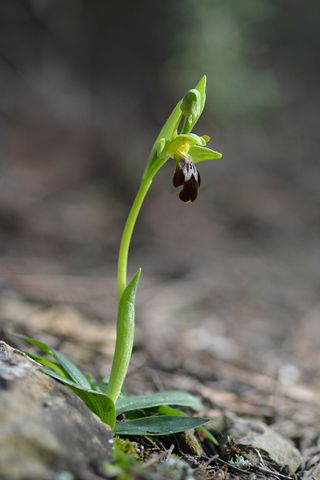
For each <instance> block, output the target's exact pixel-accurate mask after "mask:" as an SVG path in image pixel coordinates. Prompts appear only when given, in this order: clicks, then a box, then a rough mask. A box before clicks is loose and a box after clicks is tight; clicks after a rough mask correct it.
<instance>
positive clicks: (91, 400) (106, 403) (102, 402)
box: [70, 385, 116, 430]
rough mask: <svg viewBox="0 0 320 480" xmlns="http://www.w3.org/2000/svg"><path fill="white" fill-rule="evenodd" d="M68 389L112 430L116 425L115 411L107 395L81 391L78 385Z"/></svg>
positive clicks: (93, 391) (92, 391)
mask: <svg viewBox="0 0 320 480" xmlns="http://www.w3.org/2000/svg"><path fill="white" fill-rule="evenodd" d="M70 388H71V390H73V391H74V392H75V393H76V394H77V395H78V397H80V398H81V400H83V401H84V403H86V404H87V406H88V407H89V408H90V410H91V411H92V412H94V413H95V414H96V415H98V417H100V418H101V420H102V421H103V422H104V423H106V424H107V425H109V426H110V428H111V430H113V429H114V426H115V424H116V411H115V408H114V403H113V401H112V399H111V398H110V397H108V395H106V394H105V393H101V392H96V391H95V390H90V391H87V390H83V389H81V388H80V387H79V386H78V385H77V386H70Z"/></svg>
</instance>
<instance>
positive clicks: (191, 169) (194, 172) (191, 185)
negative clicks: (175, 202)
mask: <svg viewBox="0 0 320 480" xmlns="http://www.w3.org/2000/svg"><path fill="white" fill-rule="evenodd" d="M172 185H173V186H174V188H177V187H181V186H182V187H183V188H182V190H181V192H180V193H179V198H180V200H182V201H183V202H185V203H187V202H194V201H195V200H196V199H197V197H198V191H199V187H200V185H201V177H200V173H199V171H198V169H197V168H196V167H195V165H194V163H193V160H192V158H191V157H190V156H189V155H188V156H186V157H184V158H182V159H181V160H180V161H179V162H177V163H176V171H175V172H174V175H173V178H172Z"/></svg>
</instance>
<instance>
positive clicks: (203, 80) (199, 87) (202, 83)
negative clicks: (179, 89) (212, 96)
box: [181, 75, 207, 133]
mask: <svg viewBox="0 0 320 480" xmlns="http://www.w3.org/2000/svg"><path fill="white" fill-rule="evenodd" d="M206 84H207V77H206V76H205V75H204V76H203V77H202V78H201V80H200V82H199V83H198V85H197V86H196V87H195V90H198V92H199V93H200V96H201V104H200V112H199V115H198V116H196V117H195V118H194V119H193V120H192V122H191V123H189V121H188V118H185V120H184V124H183V128H182V130H181V133H189V132H191V130H192V129H193V127H194V126H195V124H196V123H197V121H198V119H199V118H200V117H201V114H202V112H203V109H204V106H205V103H206Z"/></svg>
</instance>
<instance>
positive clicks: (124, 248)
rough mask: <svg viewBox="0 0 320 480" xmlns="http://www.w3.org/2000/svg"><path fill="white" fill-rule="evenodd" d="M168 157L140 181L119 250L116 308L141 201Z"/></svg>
mask: <svg viewBox="0 0 320 480" xmlns="http://www.w3.org/2000/svg"><path fill="white" fill-rule="evenodd" d="M168 158H169V157H166V158H163V159H159V160H160V161H159V163H158V164H156V165H155V166H154V167H153V168H151V169H150V170H149V172H148V173H147V175H145V176H144V177H143V179H142V181H141V185H140V188H139V190H138V193H137V195H136V198H135V200H134V202H133V205H132V207H131V210H130V213H129V215H128V218H127V221H126V224H125V227H124V230H123V234H122V238H121V244H120V250H119V259H118V306H119V303H120V300H121V297H122V294H123V292H124V289H125V288H126V286H127V270H128V255H129V248H130V241H131V237H132V232H133V229H134V226H135V224H136V220H137V218H138V215H139V212H140V210H141V207H142V204H143V200H144V199H145V196H146V194H147V192H148V190H149V188H150V186H151V184H152V180H153V177H154V176H155V174H156V173H157V172H158V171H159V170H160V168H161V167H162V165H163V164H164V163H165V162H166V161H167V160H168Z"/></svg>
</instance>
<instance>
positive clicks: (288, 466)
mask: <svg viewBox="0 0 320 480" xmlns="http://www.w3.org/2000/svg"><path fill="white" fill-rule="evenodd" d="M228 437H229V438H232V439H233V440H234V442H235V445H234V446H232V447H231V450H233V453H234V456H235V454H236V453H238V455H242V456H243V457H244V458H246V459H247V460H249V461H250V462H252V463H255V464H257V463H258V462H259V458H258V455H257V452H256V450H258V451H259V453H260V455H261V457H262V459H263V461H264V463H265V465H266V466H269V465H270V466H272V467H274V468H275V469H276V470H278V471H280V472H282V473H285V474H287V475H293V474H294V473H295V472H296V471H297V469H298V467H299V465H300V464H301V460H302V459H301V455H300V452H299V451H298V450H297V449H296V448H295V447H294V446H293V445H292V443H291V442H290V441H289V440H287V439H285V438H284V437H282V436H281V435H279V434H278V433H276V432H274V431H273V430H272V429H271V428H269V427H268V426H267V425H266V424H264V423H262V422H260V421H258V420H245V419H242V418H237V419H236V420H234V421H233V422H232V424H231V426H230V427H229V429H228V431H227V432H226V440H225V443H224V444H223V445H222V446H221V448H222V454H223V455H226V456H229V457H230V442H229V441H228ZM237 449H238V450H239V451H238V452H236V450H237ZM231 456H232V452H231Z"/></svg>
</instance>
